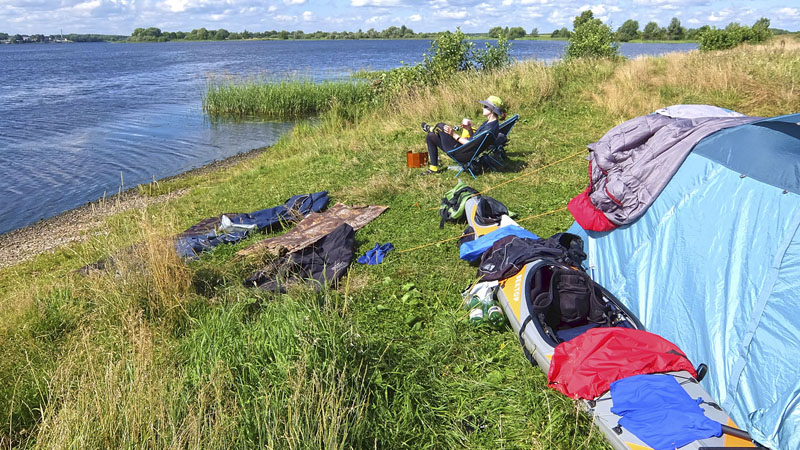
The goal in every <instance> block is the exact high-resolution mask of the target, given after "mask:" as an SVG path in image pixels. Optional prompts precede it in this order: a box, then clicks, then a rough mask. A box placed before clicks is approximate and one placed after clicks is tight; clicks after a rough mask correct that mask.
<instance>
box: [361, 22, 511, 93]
mask: <svg viewBox="0 0 800 450" xmlns="http://www.w3.org/2000/svg"><path fill="white" fill-rule="evenodd" d="M510 48H511V44H510V43H509V42H508V39H507V38H506V37H505V36H503V35H501V36H500V37H499V38H498V39H497V45H494V46H493V45H491V44H489V43H488V42H487V43H486V48H485V49H477V50H476V49H475V44H474V43H472V42H470V41H467V40H466V36H465V35H464V33H463V32H462V31H461V30H460V29H457V30H456V31H455V32H454V33H452V32H449V31H446V32H444V33H439V35H438V36H437V37H436V39H434V40H433V42H431V47H430V50H429V51H428V53H427V54H426V55H425V58H424V60H423V61H422V63H421V64H417V65H416V66H402V67H398V68H395V69H392V70H389V71H385V72H374V73H368V74H366V75H362V76H365V77H366V78H368V79H370V80H372V89H373V91H374V93H375V94H377V95H379V96H387V95H388V96H391V95H394V94H396V93H398V92H404V91H408V90H409V89H411V88H413V87H414V86H419V85H427V86H433V85H436V84H439V83H441V82H442V81H445V80H447V79H449V78H450V77H452V76H453V75H455V74H456V73H458V72H464V71H470V70H495V69H500V68H502V67H505V66H506V65H508V63H510V62H511V56H510V54H509V51H510Z"/></svg>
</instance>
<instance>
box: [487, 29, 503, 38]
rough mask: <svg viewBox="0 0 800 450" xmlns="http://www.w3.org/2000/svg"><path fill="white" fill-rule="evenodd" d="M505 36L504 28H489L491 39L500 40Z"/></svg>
mask: <svg viewBox="0 0 800 450" xmlns="http://www.w3.org/2000/svg"><path fill="white" fill-rule="evenodd" d="M502 34H503V27H492V28H489V37H490V38H493V39H497V38H499V37H500V36H501V35H502Z"/></svg>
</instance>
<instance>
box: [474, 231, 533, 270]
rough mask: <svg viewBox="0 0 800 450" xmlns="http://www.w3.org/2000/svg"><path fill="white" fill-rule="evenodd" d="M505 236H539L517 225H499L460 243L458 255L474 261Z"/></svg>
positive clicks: (531, 237)
mask: <svg viewBox="0 0 800 450" xmlns="http://www.w3.org/2000/svg"><path fill="white" fill-rule="evenodd" d="M506 236H518V237H521V238H530V239H539V236H537V235H535V234H533V233H531V232H530V231H528V230H526V229H525V228H522V227H520V226H518V225H509V226H506V227H500V228H498V229H496V230H494V231H492V232H491V233H487V234H484V235H483V236H481V237H479V238H478V239H475V240H474V241H469V242H465V243H463V244H461V248H460V249H459V256H460V258H461V259H463V260H465V261H470V262H472V261H475V260H476V259H479V258H480V257H481V255H483V253H484V252H485V251H486V250H489V249H490V248H492V244H494V243H495V242H497V241H499V240H500V239H502V238H504V237H506Z"/></svg>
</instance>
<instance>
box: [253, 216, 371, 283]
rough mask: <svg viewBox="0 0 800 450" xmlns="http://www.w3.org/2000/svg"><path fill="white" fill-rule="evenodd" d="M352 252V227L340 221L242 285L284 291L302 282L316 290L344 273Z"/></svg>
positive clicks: (272, 262)
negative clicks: (327, 232) (338, 224)
mask: <svg viewBox="0 0 800 450" xmlns="http://www.w3.org/2000/svg"><path fill="white" fill-rule="evenodd" d="M354 254H355V230H353V227H351V226H350V225H348V224H346V223H343V224H342V225H340V226H338V227H337V228H336V229H335V230H333V231H331V233H330V234H328V235H327V236H325V237H323V238H322V239H320V240H319V241H317V242H316V243H314V244H313V245H312V246H310V247H306V248H304V249H302V250H300V251H297V252H293V253H289V254H288V255H286V256H283V257H280V258H277V259H276V260H273V261H271V262H270V263H269V264H267V265H266V266H265V267H264V268H263V269H261V270H259V271H257V272H255V273H253V274H252V275H250V276H249V277H248V278H247V280H245V282H244V284H245V286H250V287H253V286H255V287H258V288H260V289H263V290H265V291H274V292H286V289H287V288H288V287H290V286H294V285H297V284H301V283H305V284H308V285H310V286H312V287H313V288H314V289H315V290H318V291H319V290H321V289H322V288H323V287H325V286H327V285H329V284H331V283H335V282H338V281H339V279H341V278H342V277H343V276H344V274H345V273H346V272H347V268H348V267H350V263H351V262H352V261H353V256H354Z"/></svg>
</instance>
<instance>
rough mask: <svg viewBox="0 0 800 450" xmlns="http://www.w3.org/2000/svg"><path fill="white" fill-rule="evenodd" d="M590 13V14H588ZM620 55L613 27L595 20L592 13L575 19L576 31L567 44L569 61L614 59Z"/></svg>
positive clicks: (585, 12)
mask: <svg viewBox="0 0 800 450" xmlns="http://www.w3.org/2000/svg"><path fill="white" fill-rule="evenodd" d="M587 13H588V14H587ZM618 54H619V46H618V45H617V44H616V43H615V42H614V33H613V32H612V31H611V27H609V26H608V25H606V24H604V23H603V22H602V21H601V20H600V19H595V18H594V17H593V16H592V12H591V11H584V12H583V14H581V15H580V16H578V17H576V18H575V31H573V33H572V36H571V37H570V38H569V43H568V44H567V59H572V58H586V57H589V58H613V57H615V56H617V55H618Z"/></svg>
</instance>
